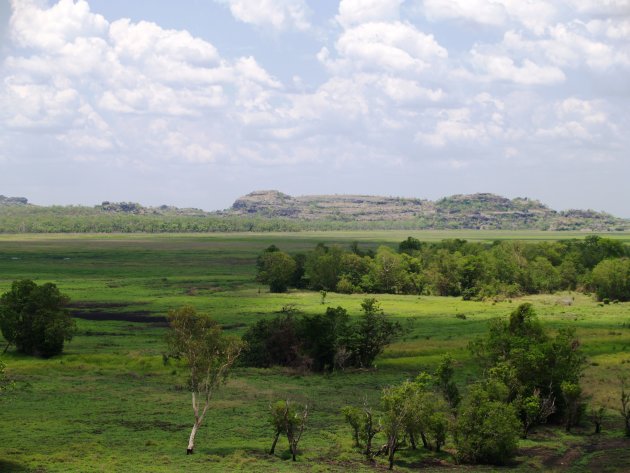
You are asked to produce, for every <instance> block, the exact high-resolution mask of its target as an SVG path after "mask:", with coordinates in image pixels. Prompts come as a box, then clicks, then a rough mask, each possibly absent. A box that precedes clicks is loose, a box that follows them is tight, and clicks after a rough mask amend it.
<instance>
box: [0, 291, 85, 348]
mask: <svg viewBox="0 0 630 473" xmlns="http://www.w3.org/2000/svg"><path fill="white" fill-rule="evenodd" d="M69 301H70V299H69V298H68V296H66V295H64V294H62V293H61V292H59V289H57V286H55V285H54V284H52V283H46V284H42V285H41V286H38V285H37V284H35V283H34V282H33V281H31V280H29V279H24V280H22V281H14V282H13V284H12V285H11V290H10V291H8V292H6V293H4V294H3V295H2V297H0V329H1V330H2V335H3V336H4V338H5V339H6V340H7V342H8V343H9V345H15V347H16V349H17V350H18V351H19V352H21V353H25V354H27V355H38V356H42V357H45V358H47V357H51V356H54V355H58V354H60V353H61V352H62V351H63V345H64V342H65V341H69V340H71V339H72V336H73V335H74V333H75V331H76V326H75V323H74V320H72V318H71V317H70V315H69V314H68V311H67V310H66V309H65V307H66V306H67V304H68V302H69Z"/></svg>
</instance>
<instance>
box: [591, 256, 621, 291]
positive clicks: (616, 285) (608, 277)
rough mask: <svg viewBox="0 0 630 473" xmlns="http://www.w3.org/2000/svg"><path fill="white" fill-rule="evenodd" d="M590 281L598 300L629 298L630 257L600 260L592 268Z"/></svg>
mask: <svg viewBox="0 0 630 473" xmlns="http://www.w3.org/2000/svg"><path fill="white" fill-rule="evenodd" d="M591 281H592V285H593V288H594V289H595V293H596V294H597V298H598V299H599V300H600V301H605V300H606V299H608V301H609V302H610V300H615V299H617V300H620V301H627V300H630V258H621V259H606V260H603V261H601V262H600V263H598V264H597V266H595V267H594V268H593V275H592V276H591Z"/></svg>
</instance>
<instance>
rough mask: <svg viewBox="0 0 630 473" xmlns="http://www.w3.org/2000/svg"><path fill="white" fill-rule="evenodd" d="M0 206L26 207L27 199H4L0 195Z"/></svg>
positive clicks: (4, 197)
mask: <svg viewBox="0 0 630 473" xmlns="http://www.w3.org/2000/svg"><path fill="white" fill-rule="evenodd" d="M0 205H7V206H9V205H12V206H13V205H28V199H27V198H25V197H6V196H4V195H0Z"/></svg>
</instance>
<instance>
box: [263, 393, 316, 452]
mask: <svg viewBox="0 0 630 473" xmlns="http://www.w3.org/2000/svg"><path fill="white" fill-rule="evenodd" d="M270 411H271V416H270V417H269V422H270V423H271V425H272V426H273V428H274V439H273V444H272V445H271V449H270V450H269V455H273V454H274V452H275V450H276V443H277V442H278V438H279V437H280V435H281V434H285V435H286V436H287V441H288V442H289V449H290V450H291V458H292V460H293V461H296V456H297V448H298V444H299V443H300V440H301V438H302V434H303V433H304V428H305V427H306V420H307V418H308V404H305V405H304V406H303V407H301V408H298V406H296V404H294V403H292V402H289V401H277V402H276V403H274V404H272V405H271V406H270Z"/></svg>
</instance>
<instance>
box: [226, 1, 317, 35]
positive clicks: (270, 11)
mask: <svg viewBox="0 0 630 473" xmlns="http://www.w3.org/2000/svg"><path fill="white" fill-rule="evenodd" d="M215 1H218V2H219V3H224V4H227V5H228V6H229V8H230V12H231V13H232V16H234V18H236V19H237V20H239V21H242V22H243V23H248V24H251V25H255V26H260V27H268V28H272V29H274V30H278V31H281V30H286V29H291V28H293V29H297V30H308V29H309V28H310V27H311V25H310V22H309V20H308V16H309V13H310V10H309V8H308V6H307V5H306V2H305V1H304V0H215Z"/></svg>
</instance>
